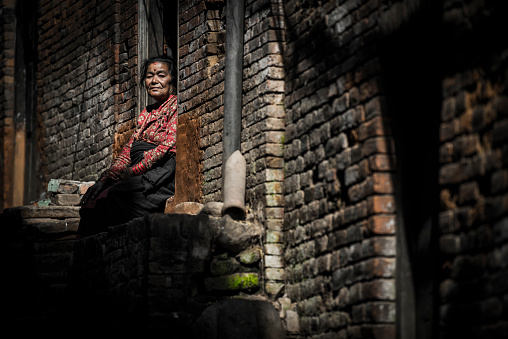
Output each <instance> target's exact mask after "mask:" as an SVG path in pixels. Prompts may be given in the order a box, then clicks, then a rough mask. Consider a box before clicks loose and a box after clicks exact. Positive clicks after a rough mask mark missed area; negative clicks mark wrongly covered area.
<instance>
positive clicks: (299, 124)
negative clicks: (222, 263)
mask: <svg viewBox="0 0 508 339" xmlns="http://www.w3.org/2000/svg"><path fill="white" fill-rule="evenodd" d="M376 9H377V8H376V5H375V4H374V2H372V1H367V2H364V1H346V2H345V3H343V4H341V6H337V5H336V3H335V2H333V1H326V2H324V3H323V4H321V5H320V6H318V5H317V3H314V2H306V5H305V6H299V5H298V2H297V1H287V2H285V11H286V18H287V31H288V43H287V50H286V54H285V59H284V60H285V63H286V69H287V77H286V92H285V94H286V96H285V107H286V138H285V145H284V160H285V181H284V187H285V188H284V193H285V219H284V226H285V231H286V233H285V237H286V249H285V259H286V263H287V266H286V276H287V281H286V293H287V296H288V297H289V298H290V299H291V301H292V302H293V303H296V307H294V311H296V312H297V313H298V316H299V324H298V323H296V324H290V323H288V325H291V326H288V330H289V331H290V332H292V331H294V332H298V333H299V335H300V336H301V337H310V336H316V335H322V336H323V337H326V336H325V334H326V333H336V334H337V335H338V337H339V338H342V337H344V338H346V337H348V338H361V337H376V338H395V314H396V313H395V295H396V291H395V254H396V249H395V214H394V212H395V201H394V184H393V177H392V172H393V170H394V169H395V168H394V162H393V161H392V153H393V151H394V150H393V147H392V144H393V141H392V139H391V137H390V134H389V133H390V131H389V129H388V128H387V124H386V120H385V117H383V115H382V111H381V105H380V104H381V100H380V92H379V83H378V79H377V78H376V75H378V73H379V72H380V66H379V60H378V59H377V58H376V56H375V55H370V54H369V53H367V51H365V50H363V49H362V45H363V43H364V42H365V44H366V42H367V41H369V39H370V38H371V35H372V34H373V33H374V32H375V30H374V29H373V26H374V25H375V23H376V21H375V20H374V19H373V16H375V14H376V12H375V11H376Z"/></svg>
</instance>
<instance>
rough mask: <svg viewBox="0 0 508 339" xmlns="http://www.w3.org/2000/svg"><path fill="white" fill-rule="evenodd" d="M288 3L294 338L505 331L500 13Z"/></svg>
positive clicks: (454, 6) (452, 7)
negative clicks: (495, 40)
mask: <svg viewBox="0 0 508 339" xmlns="http://www.w3.org/2000/svg"><path fill="white" fill-rule="evenodd" d="M284 9H285V14H286V24H287V45H286V53H285V58H284V62H285V65H286V68H285V69H286V91H285V94H286V95H285V107H286V138H285V146H284V160H285V180H284V193H285V194H284V196H285V218H284V227H285V234H284V235H285V239H286V241H285V243H286V249H285V259H286V265H287V266H286V293H287V297H288V298H289V299H291V301H292V303H293V306H292V307H293V309H292V310H294V311H295V312H296V314H297V315H298V317H299V321H295V322H289V319H288V330H289V333H292V332H293V331H294V333H295V335H296V333H297V335H298V336H301V337H311V336H312V337H314V336H316V337H327V335H330V336H331V333H336V334H338V336H339V337H348V338H363V337H375V338H395V336H396V333H395V332H396V331H395V328H396V322H398V325H397V326H398V327H397V331H400V333H399V335H401V336H402V337H413V336H414V335H416V334H415V333H419V335H422V336H425V337H429V338H431V337H435V336H436V335H441V336H442V337H443V338H452V337H457V336H458V335H463V336H471V335H472V334H471V333H474V334H473V336H476V337H479V336H482V335H487V336H489V335H492V336H494V337H500V338H505V337H506V333H507V332H506V328H507V323H506V321H505V320H504V319H506V312H507V308H506V302H505V300H506V293H507V288H506V285H505V284H503V283H501V281H505V280H506V274H507V273H506V272H507V270H506V266H505V265H503V264H502V262H504V261H505V259H506V256H505V252H506V236H505V235H504V234H505V233H506V229H507V228H506V225H507V224H506V215H507V211H508V209H507V207H506V206H507V205H506V201H507V179H506V178H507V175H506V161H505V159H506V150H507V148H506V131H507V129H506V126H507V124H506V122H505V121H506V107H507V105H506V100H507V97H506V76H505V75H504V74H505V73H506V59H505V57H503V55H505V53H506V48H507V45H506V44H505V43H499V44H493V45H492V44H488V43H486V41H485V38H484V37H485V36H488V35H491V34H495V32H499V31H502V30H504V29H506V27H505V25H504V24H503V19H502V18H501V16H502V15H500V14H498V13H501V12H503V11H504V10H505V8H504V6H503V5H499V4H497V5H494V4H489V5H485V4H483V3H481V2H479V1H472V2H453V1H445V2H444V3H438V2H428V3H425V4H421V3H418V2H416V1H400V2H394V3H392V4H391V5H388V6H385V7H383V6H380V5H379V4H378V2H376V1H345V2H343V3H341V4H340V5H337V4H336V2H333V1H324V2H320V3H319V5H318V3H317V2H312V1H302V2H301V1H286V2H285V6H284ZM429 22H433V25H431V26H428V25H427V24H426V23H429ZM422 27H426V28H425V29H424V30H422ZM396 259H397V261H396ZM396 265H397V266H396ZM396 268H397V269H396ZM396 282H397V283H396ZM406 283H407V284H408V285H405V284H406ZM404 286H406V287H404ZM408 286H410V287H409V288H413V289H414V293H415V294H414V296H413V297H412V298H414V299H411V298H407V295H404V293H406V292H408V291H409V290H408V289H407V288H408ZM396 287H397V288H396ZM408 300H413V301H414V302H415V304H414V305H413V306H410V307H408V304H407V302H408ZM396 301H397V307H396ZM433 310H434V311H433ZM291 315H292V316H294V315H293V314H291ZM407 315H410V316H411V317H413V316H414V318H413V320H411V319H408V318H407V317H406V316H407ZM411 321H413V323H411ZM465 324H467V325H465ZM408 331H409V332H408ZM411 333H412V334H411Z"/></svg>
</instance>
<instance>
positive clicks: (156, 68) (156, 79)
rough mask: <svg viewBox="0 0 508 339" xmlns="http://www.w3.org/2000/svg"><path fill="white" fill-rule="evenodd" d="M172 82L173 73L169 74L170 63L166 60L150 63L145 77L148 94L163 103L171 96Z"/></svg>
mask: <svg viewBox="0 0 508 339" xmlns="http://www.w3.org/2000/svg"><path fill="white" fill-rule="evenodd" d="M170 84H171V75H169V69H168V65H166V64H165V63H164V62H154V63H152V64H150V65H148V69H147V71H146V78H145V85H146V89H147V90H148V95H150V96H151V97H152V98H154V99H155V101H157V102H158V103H160V104H161V103H163V102H164V101H166V100H167V99H168V98H169V95H170V89H171V85H170Z"/></svg>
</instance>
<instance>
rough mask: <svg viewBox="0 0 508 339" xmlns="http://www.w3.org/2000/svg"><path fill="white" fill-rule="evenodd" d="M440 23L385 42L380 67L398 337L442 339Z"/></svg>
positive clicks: (420, 22) (425, 23)
mask: <svg viewBox="0 0 508 339" xmlns="http://www.w3.org/2000/svg"><path fill="white" fill-rule="evenodd" d="M437 22H439V21H436V20H431V18H430V17H429V16H428V13H427V14H426V15H422V17H421V18H418V17H415V18H412V20H411V21H410V24H407V25H404V26H403V27H402V28H401V29H399V30H398V31H396V32H394V33H392V34H391V36H389V38H388V39H387V41H385V42H384V44H383V47H382V51H383V54H382V55H383V57H382V63H383V68H384V71H385V72H384V74H385V75H384V77H385V80H386V85H387V86H386V89H387V105H388V112H389V113H388V114H389V118H390V123H391V127H392V130H393V134H394V140H395V148H396V157H397V165H398V172H397V191H396V199H397V214H398V215H397V218H398V219H397V224H398V229H397V317H398V319H397V323H398V329H397V333H398V337H399V338H404V339H406V338H418V339H432V338H435V337H436V333H437V332H436V328H437V321H436V319H437V317H438V312H437V309H436V305H437V303H436V301H435V299H436V295H438V293H437V272H438V271H437V270H438V264H437V263H438V260H437V259H438V258H437V254H438V246H437V234H436V233H437V232H436V231H437V214H438V208H439V187H438V170H439V124H440V116H441V101H442V100H441V75H440V74H441V71H440V69H439V62H437V61H439V51H440V49H439V47H438V46H439V34H438V33H439V28H438V25H437V24H435V25H434V26H432V24H430V25H429V23H437Z"/></svg>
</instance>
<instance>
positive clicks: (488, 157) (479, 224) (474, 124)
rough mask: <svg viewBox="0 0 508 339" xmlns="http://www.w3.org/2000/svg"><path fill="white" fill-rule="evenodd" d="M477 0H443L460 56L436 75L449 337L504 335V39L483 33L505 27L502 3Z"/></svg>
mask: <svg viewBox="0 0 508 339" xmlns="http://www.w3.org/2000/svg"><path fill="white" fill-rule="evenodd" d="M476 5H478V4H476V3H475V2H473V3H470V4H469V3H461V4H460V5H459V6H451V4H450V2H445V9H446V10H445V12H444V18H445V19H444V22H445V24H448V25H452V23H453V26H452V27H455V31H452V32H450V35H451V34H452V33H455V35H454V36H453V40H452V39H450V40H449V41H448V42H449V44H450V45H449V46H448V49H449V50H452V51H453V52H454V53H456V54H459V55H462V62H460V63H458V64H457V63H456V61H454V62H453V61H452V59H451V58H450V59H448V60H446V61H447V64H449V65H450V67H449V68H448V69H447V70H448V72H446V74H445V76H444V77H443V79H442V89H443V101H442V109H441V124H440V130H439V140H440V147H439V162H440V168H439V185H440V192H439V194H440V213H439V230H440V236H439V250H440V252H441V253H442V256H441V262H440V267H442V271H441V279H440V285H439V292H440V293H439V295H440V312H441V331H442V333H443V334H444V336H446V337H450V338H451V337H457V336H461V335H462V336H475V337H480V336H482V335H483V336H489V337H492V338H494V337H498V338H506V337H507V333H508V322H507V319H508V318H507V316H508V306H507V303H506V300H507V296H508V286H507V285H506V283H505V282H506V281H507V278H508V269H507V266H506V262H507V259H508V257H507V253H508V252H507V249H508V237H507V235H506V234H507V230H508V218H507V216H508V204H507V202H508V162H507V159H508V156H507V155H508V146H507V145H508V143H507V141H508V93H507V90H506V89H507V85H508V82H507V81H508V80H507V77H506V72H507V70H508V65H507V63H506V57H505V56H504V55H506V53H507V52H508V44H507V43H506V42H504V41H502V42H501V41H500V42H499V43H497V44H488V43H487V42H486V41H485V40H484V37H485V36H487V35H489V34H495V32H497V31H501V30H504V29H506V25H505V24H504V19H503V18H502V14H501V13H502V12H505V11H506V6H494V5H492V4H488V5H484V6H480V7H475V6H476ZM459 11H462V12H463V13H465V14H463V15H462V16H461V15H458V13H459ZM471 22H472V23H474V24H473V27H474V29H471V28H470V26H469V23H471ZM464 323H467V324H468V326H467V327H464Z"/></svg>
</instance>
